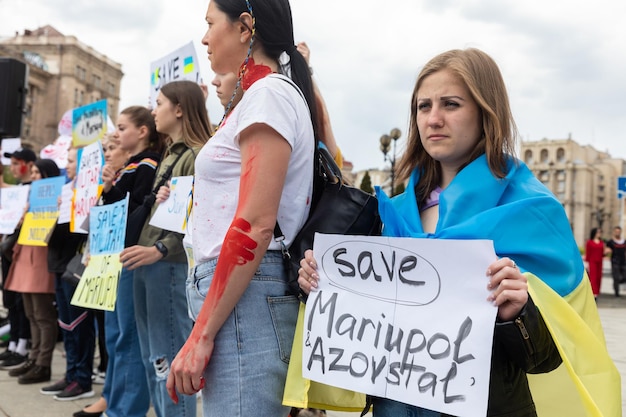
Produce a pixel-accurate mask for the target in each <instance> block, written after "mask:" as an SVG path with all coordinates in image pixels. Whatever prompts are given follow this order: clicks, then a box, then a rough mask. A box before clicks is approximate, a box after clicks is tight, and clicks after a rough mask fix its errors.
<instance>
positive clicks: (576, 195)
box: [520, 137, 626, 247]
mask: <svg viewBox="0 0 626 417" xmlns="http://www.w3.org/2000/svg"><path fill="white" fill-rule="evenodd" d="M520 155H521V158H522V160H523V161H524V162H525V163H526V164H527V165H528V167H529V168H530V169H531V170H532V172H533V173H534V174H535V176H536V177H537V178H538V179H539V180H540V181H541V182H542V183H543V184H545V185H546V187H548V188H549V189H550V190H551V191H552V192H553V193H554V195H555V196H556V198H557V199H558V200H559V201H560V202H561V204H563V208H564V209H565V212H566V214H567V217H568V218H569V220H570V224H571V226H572V230H573V232H574V238H575V239H576V242H577V243H578V246H579V247H584V245H585V242H586V241H587V239H589V234H590V231H591V229H592V228H594V227H600V228H602V231H603V236H604V237H605V238H609V237H610V236H611V232H612V229H613V227H614V226H616V225H618V224H620V222H621V221H623V205H622V202H621V201H620V200H619V199H618V198H617V178H618V177H619V176H623V175H625V174H626V161H624V160H623V159H616V158H612V157H611V155H609V153H608V152H601V151H598V150H596V149H594V148H593V147H592V146H590V145H580V144H578V143H577V142H575V141H574V140H572V139H571V137H570V138H568V139H562V140H548V139H543V140H540V141H534V142H531V141H528V142H522V144H521V152H520ZM622 226H623V225H622ZM538 238H539V239H540V238H541V237H540V236H538Z"/></svg>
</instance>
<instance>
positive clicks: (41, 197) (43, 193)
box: [17, 177, 65, 246]
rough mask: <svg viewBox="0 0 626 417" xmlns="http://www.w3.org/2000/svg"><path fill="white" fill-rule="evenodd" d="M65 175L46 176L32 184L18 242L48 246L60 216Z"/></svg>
mask: <svg viewBox="0 0 626 417" xmlns="http://www.w3.org/2000/svg"><path fill="white" fill-rule="evenodd" d="M64 184H65V177H52V178H44V179H42V180H37V181H33V182H32V183H31V184H30V195H29V197H28V205H29V207H28V213H26V215H25V216H24V223H23V224H22V229H21V230H20V236H19V238H18V239H17V243H19V244H20V245H28V246H48V239H49V238H50V234H51V233H52V230H53V229H54V226H55V225H56V223H57V219H58V217H59V196H60V195H61V189H62V188H63V185H64Z"/></svg>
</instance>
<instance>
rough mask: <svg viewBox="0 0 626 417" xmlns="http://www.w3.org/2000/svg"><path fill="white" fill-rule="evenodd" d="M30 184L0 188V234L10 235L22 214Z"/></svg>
mask: <svg viewBox="0 0 626 417" xmlns="http://www.w3.org/2000/svg"><path fill="white" fill-rule="evenodd" d="M29 192H30V185H19V186H17V187H6V188H3V189H2V190H0V234H1V235H10V234H12V233H13V232H15V228H16V227H17V224H18V223H19V222H20V220H21V219H22V216H23V215H24V210H25V209H26V204H27V203H28V193H29Z"/></svg>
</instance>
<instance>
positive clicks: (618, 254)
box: [606, 226, 626, 297]
mask: <svg viewBox="0 0 626 417" xmlns="http://www.w3.org/2000/svg"><path fill="white" fill-rule="evenodd" d="M606 247H607V250H608V251H610V253H611V275H612V276H613V291H614V292H615V296H616V297H619V296H620V293H619V286H620V284H624V283H626V242H624V239H623V238H622V228H621V227H620V226H615V227H614V228H613V237H612V238H611V240H609V241H608V242H606Z"/></svg>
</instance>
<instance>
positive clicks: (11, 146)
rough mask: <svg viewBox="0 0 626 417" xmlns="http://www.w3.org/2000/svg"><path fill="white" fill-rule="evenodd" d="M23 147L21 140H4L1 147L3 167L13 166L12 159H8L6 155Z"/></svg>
mask: <svg viewBox="0 0 626 417" xmlns="http://www.w3.org/2000/svg"><path fill="white" fill-rule="evenodd" d="M21 147H22V140H21V139H20V138H6V139H2V142H1V145H0V156H1V157H2V165H11V158H6V157H5V156H4V154H5V153H13V152H15V151H17V150H18V149H19V148H21Z"/></svg>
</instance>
